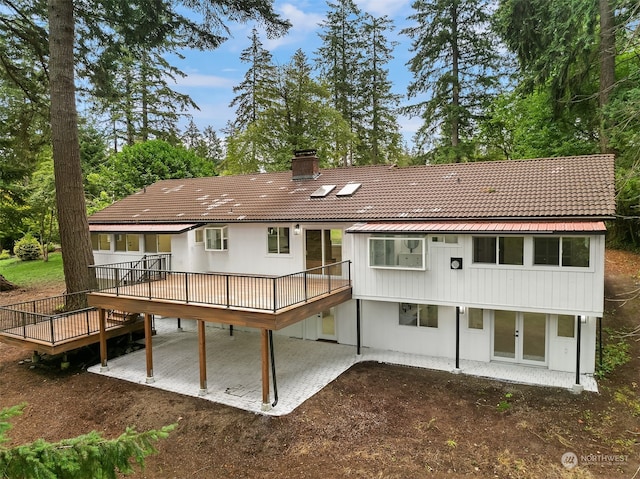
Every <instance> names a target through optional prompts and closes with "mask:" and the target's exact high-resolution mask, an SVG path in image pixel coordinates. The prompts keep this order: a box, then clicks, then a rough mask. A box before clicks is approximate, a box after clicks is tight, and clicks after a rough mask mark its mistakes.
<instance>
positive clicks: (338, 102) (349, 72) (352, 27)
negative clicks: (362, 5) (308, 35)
mask: <svg viewBox="0 0 640 479" xmlns="http://www.w3.org/2000/svg"><path fill="white" fill-rule="evenodd" d="M327 5H328V7H329V11H328V12H327V18H326V19H325V20H324V21H323V22H322V23H321V24H320V27H321V28H322V30H323V31H322V33H320V39H321V40H322V45H321V46H320V48H319V49H318V51H317V52H316V65H317V66H318V68H319V69H320V73H321V75H322V78H323V79H324V80H325V81H326V82H327V85H328V87H329V91H330V93H331V98H332V106H333V108H335V109H336V110H337V111H338V112H340V114H341V115H342V116H343V118H344V119H345V120H346V121H347V123H348V124H349V128H350V130H351V132H352V133H357V131H358V129H359V125H361V123H362V121H363V116H364V115H363V112H362V107H363V103H364V102H362V101H361V99H360V98H359V93H360V90H359V87H360V85H361V76H360V73H361V72H360V68H361V65H362V56H363V42H362V38H361V33H362V13H361V11H360V9H359V8H358V6H357V5H356V4H355V3H354V1H353V0H338V2H337V3H331V2H329V1H328V2H327ZM353 138H354V139H355V137H353ZM356 146H357V145H356V143H355V141H352V142H351V143H350V144H348V145H336V148H335V149H336V150H346V151H347V154H346V155H345V156H344V158H343V160H342V162H343V164H344V165H345V166H347V165H349V164H353V163H354V154H355V149H356Z"/></svg>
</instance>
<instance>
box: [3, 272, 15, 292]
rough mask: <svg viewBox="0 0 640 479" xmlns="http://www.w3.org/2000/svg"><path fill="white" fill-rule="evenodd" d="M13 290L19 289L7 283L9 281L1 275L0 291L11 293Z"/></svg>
mask: <svg viewBox="0 0 640 479" xmlns="http://www.w3.org/2000/svg"><path fill="white" fill-rule="evenodd" d="M13 289H18V287H17V286H16V285H15V284H13V283H10V282H9V281H7V279H6V278H5V277H4V276H2V275H1V274H0V291H11V290H13Z"/></svg>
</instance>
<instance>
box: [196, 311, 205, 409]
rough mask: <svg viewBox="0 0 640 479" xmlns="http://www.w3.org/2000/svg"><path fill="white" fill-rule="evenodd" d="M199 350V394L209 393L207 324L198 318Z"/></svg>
mask: <svg viewBox="0 0 640 479" xmlns="http://www.w3.org/2000/svg"><path fill="white" fill-rule="evenodd" d="M198 351H199V358H200V391H198V396H204V395H205V394H207V341H206V336H205V324H204V321H202V320H201V319H199V320H198Z"/></svg>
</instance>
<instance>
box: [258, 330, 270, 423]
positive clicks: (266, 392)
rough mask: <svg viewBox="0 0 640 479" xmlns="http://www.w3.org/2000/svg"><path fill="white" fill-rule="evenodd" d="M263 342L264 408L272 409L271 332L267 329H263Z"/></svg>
mask: <svg viewBox="0 0 640 479" xmlns="http://www.w3.org/2000/svg"><path fill="white" fill-rule="evenodd" d="M261 335H262V337H261V341H260V342H261V344H262V410H263V411H268V410H269V409H271V404H269V333H268V332H267V330H266V329H262V330H261Z"/></svg>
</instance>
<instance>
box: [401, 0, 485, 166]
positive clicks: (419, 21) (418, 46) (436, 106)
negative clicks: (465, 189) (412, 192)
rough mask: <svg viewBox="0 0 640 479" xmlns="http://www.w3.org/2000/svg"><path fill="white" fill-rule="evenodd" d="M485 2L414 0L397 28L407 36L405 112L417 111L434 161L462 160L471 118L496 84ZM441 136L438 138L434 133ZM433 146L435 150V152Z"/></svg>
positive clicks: (419, 138)
mask: <svg viewBox="0 0 640 479" xmlns="http://www.w3.org/2000/svg"><path fill="white" fill-rule="evenodd" d="M488 3H489V2H488V1H487V0H434V1H431V0H429V1H427V0H416V1H415V2H414V3H413V5H412V7H413V9H414V10H415V13H413V14H412V15H411V16H410V17H409V19H410V20H412V21H413V25H412V26H410V27H407V28H405V29H403V30H402V33H404V34H406V35H408V36H409V37H410V38H411V39H412V43H411V51H412V52H414V54H415V55H414V57H413V58H412V59H411V60H410V61H409V63H408V65H409V69H410V70H411V72H412V73H413V81H412V82H411V83H410V84H409V87H408V96H409V99H415V100H416V101H417V102H416V103H413V104H412V105H410V106H409V107H407V109H406V111H407V113H409V114H411V115H414V116H415V115H420V116H421V117H422V119H423V121H424V124H423V126H422V127H421V128H420V130H419V131H418V132H417V134H416V138H415V140H416V143H417V144H418V145H419V146H421V147H425V146H427V147H431V148H433V147H434V146H435V149H436V158H435V161H456V162H458V161H462V160H464V159H467V158H468V157H469V156H470V154H469V152H468V151H465V149H466V148H467V146H468V145H467V141H468V140H469V139H470V138H471V137H472V135H473V133H474V131H475V128H476V124H475V123H476V120H477V119H478V118H479V117H481V116H482V115H483V113H484V110H485V108H486V106H487V105H488V102H489V100H490V97H491V94H492V93H493V92H495V89H496V87H497V84H498V57H497V54H496V52H497V51H498V49H497V46H496V44H495V42H494V40H493V39H494V37H493V35H491V33H490V31H489V20H490V16H489V5H488ZM439 135H441V137H438V136H439ZM438 150H439V151H438Z"/></svg>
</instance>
